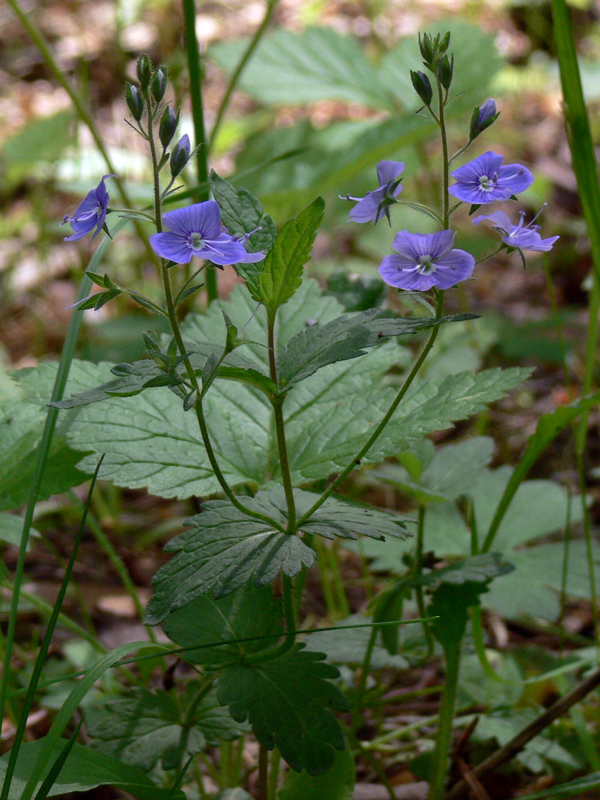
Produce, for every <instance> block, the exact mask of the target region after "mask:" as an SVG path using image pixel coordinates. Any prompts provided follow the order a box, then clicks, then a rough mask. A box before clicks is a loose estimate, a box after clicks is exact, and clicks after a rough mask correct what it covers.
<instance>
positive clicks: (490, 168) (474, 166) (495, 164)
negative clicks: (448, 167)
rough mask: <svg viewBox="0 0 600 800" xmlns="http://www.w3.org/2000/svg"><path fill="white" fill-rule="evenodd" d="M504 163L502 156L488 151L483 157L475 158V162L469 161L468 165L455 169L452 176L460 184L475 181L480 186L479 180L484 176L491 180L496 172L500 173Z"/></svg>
mask: <svg viewBox="0 0 600 800" xmlns="http://www.w3.org/2000/svg"><path fill="white" fill-rule="evenodd" d="M502 161H503V159H502V156H500V155H498V153H492V151H491V150H488V152H487V153H484V154H483V155H482V156H479V157H478V158H474V159H473V161H469V163H468V164H465V165H464V166H462V167H459V168H458V169H455V170H454V172H452V173H451V175H452V177H453V178H454V179H455V180H457V181H458V182H459V183H470V182H472V181H473V182H475V183H477V184H478V183H479V178H480V177H481V176H482V175H487V176H488V178H491V177H492V176H493V175H494V173H495V172H498V170H499V169H500V166H501V164H502Z"/></svg>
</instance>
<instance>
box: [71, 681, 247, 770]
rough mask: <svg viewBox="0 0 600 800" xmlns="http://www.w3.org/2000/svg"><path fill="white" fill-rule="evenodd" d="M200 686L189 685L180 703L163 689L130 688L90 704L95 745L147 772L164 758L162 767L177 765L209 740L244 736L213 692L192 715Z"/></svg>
mask: <svg viewBox="0 0 600 800" xmlns="http://www.w3.org/2000/svg"><path fill="white" fill-rule="evenodd" d="M198 691H199V684H198V682H196V681H195V682H192V683H191V684H188V686H187V687H186V694H185V697H184V698H182V702H181V703H178V702H177V701H176V700H175V699H174V698H173V697H172V696H171V695H170V694H168V693H167V692H165V691H163V690H159V691H157V692H150V691H148V690H147V689H131V690H130V691H129V693H128V695H127V696H126V697H123V698H119V699H118V700H113V701H109V702H107V703H105V704H104V705H103V707H102V708H101V709H90V710H89V711H88V713H87V716H86V724H87V728H88V733H89V734H90V736H92V737H93V738H94V739H95V741H94V745H93V746H94V747H95V748H96V749H97V750H100V751H101V752H103V753H106V754H107V755H110V756H113V757H115V758H118V759H119V760H120V761H124V762H125V763H126V764H130V765H131V766H133V767H137V768H138V769H140V770H142V771H143V772H148V771H149V770H151V769H153V767H154V766H155V765H156V764H157V763H158V761H159V760H160V761H161V763H162V767H163V769H177V768H179V766H180V765H181V764H182V763H183V762H184V761H185V760H186V759H187V758H188V757H189V756H190V755H192V754H195V753H200V752H201V751H202V750H204V748H205V747H206V746H207V745H214V744H218V743H219V742H220V740H221V739H235V738H237V737H238V736H240V735H241V733H242V731H241V728H240V727H239V726H237V725H236V724H235V723H234V722H233V720H232V719H231V717H230V716H229V714H228V713H227V710H226V709H225V708H223V707H222V706H220V705H219V704H218V703H217V700H216V696H215V694H214V692H213V693H211V694H210V695H207V696H206V697H204V698H203V699H202V700H201V702H200V703H199V704H198V706H197V708H196V710H195V712H194V714H193V718H192V719H189V720H188V718H187V714H188V708H189V707H191V704H192V703H193V702H194V698H195V694H197V692H198ZM215 712H216V713H215ZM205 718H206V721H207V722H208V726H205V724H204V723H205ZM217 734H218V735H217Z"/></svg>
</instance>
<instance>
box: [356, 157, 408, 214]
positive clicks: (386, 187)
mask: <svg viewBox="0 0 600 800" xmlns="http://www.w3.org/2000/svg"><path fill="white" fill-rule="evenodd" d="M403 172H404V164H403V163H402V161H380V162H379V164H378V165H377V178H378V180H379V188H378V189H374V190H373V191H372V192H367V194H366V195H365V196H364V197H350V195H348V197H347V198H346V199H347V200H357V201H358V202H357V204H356V205H355V206H354V208H353V209H352V210H351V211H350V213H349V215H348V216H349V217H350V219H351V220H352V221H353V222H378V221H379V220H380V219H381V217H382V216H383V215H385V216H386V217H387V218H388V220H389V213H390V212H389V206H391V205H393V204H394V202H395V200H394V198H395V197H397V196H398V195H399V194H400V192H401V191H402V184H401V183H400V175H402V173H403Z"/></svg>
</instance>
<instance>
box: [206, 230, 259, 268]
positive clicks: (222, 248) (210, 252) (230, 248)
mask: <svg viewBox="0 0 600 800" xmlns="http://www.w3.org/2000/svg"><path fill="white" fill-rule="evenodd" d="M194 255H197V256H199V257H200V258H205V259H207V260H208V261H212V262H213V264H219V265H220V266H225V265H226V264H241V263H244V258H245V257H246V256H247V255H248V253H246V249H245V247H244V245H243V244H241V242H238V241H236V240H235V239H233V238H232V237H231V236H230V235H229V234H227V233H224V234H221V235H220V236H219V237H218V238H217V239H212V240H205V242H204V247H203V249H202V250H201V251H200V252H195V253H194Z"/></svg>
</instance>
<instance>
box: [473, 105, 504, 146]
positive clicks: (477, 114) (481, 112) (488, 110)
mask: <svg viewBox="0 0 600 800" xmlns="http://www.w3.org/2000/svg"><path fill="white" fill-rule="evenodd" d="M499 116H500V112H499V111H496V103H495V101H494V100H492V99H490V100H486V101H485V103H484V104H483V105H482V106H481V107H476V108H474V109H473V114H472V115H471V127H470V129H469V139H470V140H471V141H472V140H473V139H475V138H476V137H477V136H479V134H480V133H481V132H482V131H484V130H485V129H486V128H489V127H490V125H492V124H493V123H494V122H495V121H496V120H497V119H498V117H499Z"/></svg>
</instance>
